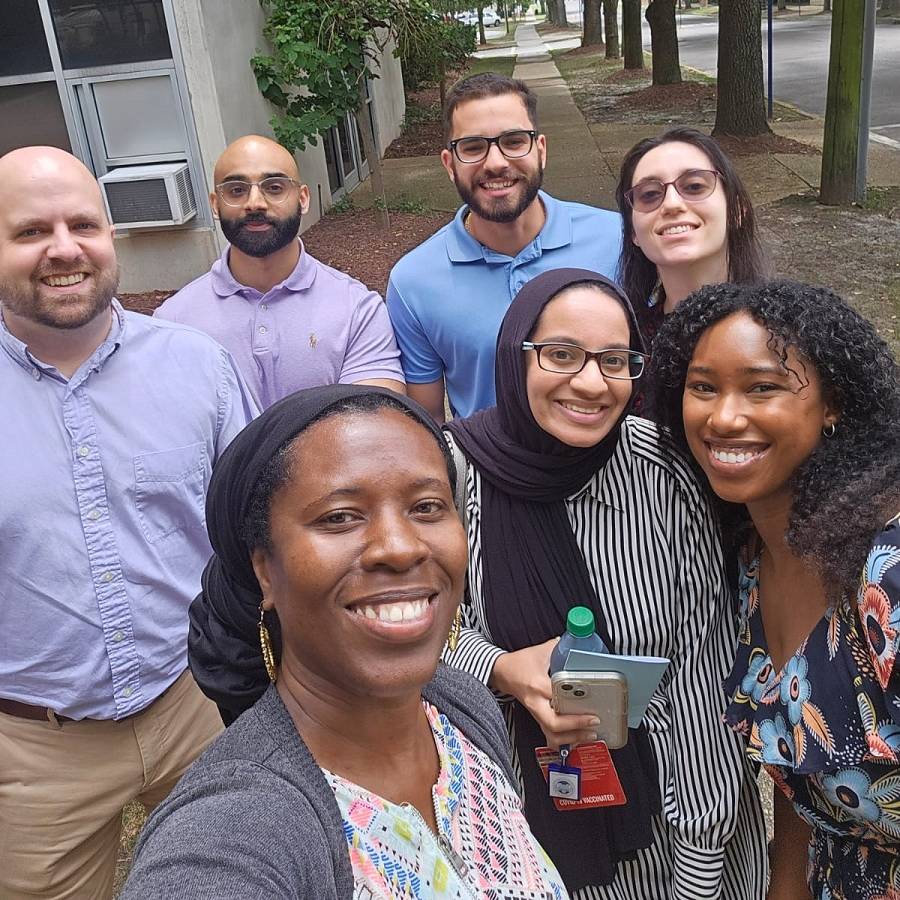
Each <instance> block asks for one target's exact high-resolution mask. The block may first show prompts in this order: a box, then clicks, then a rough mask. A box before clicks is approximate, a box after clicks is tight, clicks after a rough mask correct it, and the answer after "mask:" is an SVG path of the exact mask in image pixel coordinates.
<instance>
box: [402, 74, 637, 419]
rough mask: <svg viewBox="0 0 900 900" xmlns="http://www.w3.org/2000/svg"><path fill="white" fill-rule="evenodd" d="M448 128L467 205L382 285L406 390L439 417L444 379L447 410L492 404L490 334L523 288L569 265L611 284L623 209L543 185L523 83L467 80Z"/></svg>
mask: <svg viewBox="0 0 900 900" xmlns="http://www.w3.org/2000/svg"><path fill="white" fill-rule="evenodd" d="M444 130H445V134H446V137H447V147H446V148H445V149H444V150H442V151H441V162H443V164H444V168H445V169H446V170H447V174H448V175H449V176H450V179H451V180H452V181H453V183H454V184H455V185H456V189H457V191H458V192H459V195H460V197H461V198H462V201H463V204H464V205H463V206H462V207H461V208H460V209H459V210H458V212H457V213H456V216H455V217H454V219H453V221H452V222H450V223H449V224H448V225H445V226H444V227H443V228H442V229H441V230H440V231H438V232H437V233H436V234H434V235H432V236H431V237H430V238H429V239H428V240H427V241H425V242H424V243H422V244H420V245H419V246H418V247H416V248H415V249H414V250H412V251H410V252H409V253H407V254H406V256H404V257H403V258H402V259H401V260H400V261H399V262H398V263H397V265H395V266H394V268H393V271H392V272H391V278H390V282H389V284H388V290H387V305H388V312H389V313H390V316H391V322H392V323H393V326H394V331H395V333H396V335H397V342H398V344H399V345H400V361H401V363H402V365H403V371H404V374H405V376H406V381H407V390H408V393H409V395H410V396H411V397H413V398H414V399H416V400H418V401H419V402H420V403H421V404H422V405H423V406H425V408H426V409H428V410H429V412H431V414H432V415H433V416H434V417H435V419H437V420H438V421H443V419H444V388H445V383H446V390H447V395H448V397H449V399H450V408H451V409H452V411H453V414H454V415H457V416H468V415H471V414H472V413H473V412H476V411H477V410H479V409H483V408H485V407H487V406H492V405H493V403H494V349H495V345H496V341H497V332H498V331H499V330H500V322H501V321H502V319H503V316H504V314H505V313H506V310H507V309H508V307H509V305H510V303H511V302H512V299H513V297H515V295H516V294H517V293H518V292H519V290H520V289H521V288H522V286H523V285H524V284H526V282H528V281H530V280H531V279H532V278H534V277H535V276H536V275H539V274H540V273H541V272H545V271H547V270H548V269H560V268H566V267H570V266H571V267H577V268H584V269H592V270H593V271H595V272H600V273H601V274H602V275H606V276H609V277H612V276H613V275H614V274H615V269H616V264H617V262H618V259H619V250H620V248H621V242H622V224H621V218H620V216H619V214H618V213H614V212H610V211H609V210H605V209H596V208H594V207H592V206H585V205H583V204H581V203H569V202H566V201H562V200H556V199H554V198H553V197H551V196H550V195H549V194H547V193H545V192H544V191H541V190H540V187H541V182H542V180H543V174H544V165H545V163H546V160H547V140H546V138H545V136H544V135H543V134H540V133H538V126H537V97H535V95H534V94H533V93H532V92H531V90H530V89H529V88H528V86H527V85H526V84H525V83H524V82H522V81H518V80H515V79H512V78H507V77H505V76H502V75H495V74H492V73H487V74H484V75H473V76H471V77H470V78H466V79H463V80H462V81H460V82H459V83H458V84H456V85H455V86H454V88H453V89H452V90H451V91H450V94H449V95H448V97H447V105H446V113H445V119H444Z"/></svg>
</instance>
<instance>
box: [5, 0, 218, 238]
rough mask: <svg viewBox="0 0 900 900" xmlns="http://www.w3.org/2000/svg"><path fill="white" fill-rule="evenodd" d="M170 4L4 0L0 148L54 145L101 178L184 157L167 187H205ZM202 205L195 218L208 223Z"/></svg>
mask: <svg viewBox="0 0 900 900" xmlns="http://www.w3.org/2000/svg"><path fill="white" fill-rule="evenodd" d="M171 3H172V0H0V121H3V122H4V127H3V129H0V153H4V152H6V151H8V150H10V149H13V148H15V147H21V146H27V145H29V144H50V145H52V146H57V147H61V148H63V149H65V150H70V151H71V152H73V153H75V155H77V156H78V157H80V158H81V159H82V160H83V161H84V162H85V164H86V165H88V167H89V168H91V169H92V171H93V172H94V174H95V175H97V176H98V178H101V180H102V178H103V176H108V175H109V176H111V177H113V178H117V179H119V183H124V182H125V181H127V179H128V177H129V172H131V171H133V172H134V173H136V174H135V179H136V181H135V183H136V184H137V183H138V181H139V180H140V178H146V177H147V175H146V173H147V172H148V171H151V172H152V170H153V167H154V166H157V167H158V168H159V170H160V171H163V170H165V171H166V172H171V171H174V169H177V164H178V163H181V164H183V165H182V170H183V172H182V176H181V180H180V182H179V183H178V184H177V185H176V184H175V182H172V184H173V189H174V190H176V192H177V191H180V192H181V194H182V195H187V196H189V197H190V198H191V201H192V200H193V197H194V196H202V190H200V191H199V192H198V191H197V186H202V185H203V173H202V170H201V167H200V165H199V159H200V154H199V148H198V145H197V138H196V134H195V130H194V126H193V119H192V116H191V114H190V101H189V97H188V93H187V88H186V84H185V79H184V71H183V68H182V66H181V61H180V57H179V55H178V52H177V40H176V35H175V32H174V17H173V13H172V8H171ZM173 164H174V168H173ZM148 167H149V169H148ZM117 190H118V191H119V192H120V193H121V191H122V188H121V187H119V188H117ZM134 200H135V202H138V201H139V200H140V191H138V192H137V193H136V194H135V195H134ZM199 206H200V208H199V209H198V210H197V215H196V216H194V215H193V214H192V215H191V216H190V217H189V218H191V219H192V222H191V224H196V223H198V222H199V223H200V224H209V223H210V219H209V213H208V211H207V209H206V204H200V205H199ZM183 220H184V219H182V220H181V221H183ZM173 221H179V220H177V219H173ZM154 224H159V223H154Z"/></svg>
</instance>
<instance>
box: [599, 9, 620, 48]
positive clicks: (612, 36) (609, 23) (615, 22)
mask: <svg viewBox="0 0 900 900" xmlns="http://www.w3.org/2000/svg"><path fill="white" fill-rule="evenodd" d="M603 30H604V31H605V32H606V58H607V59H618V58H619V57H620V56H621V54H620V53H619V0H603Z"/></svg>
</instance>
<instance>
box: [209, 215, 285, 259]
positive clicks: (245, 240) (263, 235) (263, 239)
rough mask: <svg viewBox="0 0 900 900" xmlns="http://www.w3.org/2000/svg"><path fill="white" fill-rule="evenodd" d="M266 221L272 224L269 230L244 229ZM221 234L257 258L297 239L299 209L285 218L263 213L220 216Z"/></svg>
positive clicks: (241, 249)
mask: <svg viewBox="0 0 900 900" xmlns="http://www.w3.org/2000/svg"><path fill="white" fill-rule="evenodd" d="M262 222H267V223H268V224H269V225H271V226H272V229H271V231H246V230H245V229H244V226H245V225H253V224H260V223H262ZM219 224H220V225H221V226H222V234H224V235H225V238H226V239H227V240H228V243H229V244H231V245H232V246H233V247H237V248H238V250H240V251H241V253H246V254H247V256H255V257H256V258H257V259H260V258H262V257H263V256H270V255H271V254H272V253H277V252H278V251H279V250H281V249H282V248H283V247H287V245H288V244H290V243H291V241H295V240H296V239H297V235H298V234H299V233H300V210H299V209H298V210H297V212H296V213H294V215H292V216H288V218H286V219H275V218H272V217H271V216H267V215H264V214H263V213H250V214H249V215H246V216H244V217H243V218H241V219H226V218H225V217H224V216H222V217H220V219H219Z"/></svg>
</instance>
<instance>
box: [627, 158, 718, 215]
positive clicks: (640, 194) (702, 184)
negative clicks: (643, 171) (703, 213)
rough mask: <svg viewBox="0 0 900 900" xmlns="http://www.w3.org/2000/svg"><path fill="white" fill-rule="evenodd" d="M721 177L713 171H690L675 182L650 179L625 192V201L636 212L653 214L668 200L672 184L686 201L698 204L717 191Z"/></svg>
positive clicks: (683, 173)
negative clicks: (668, 192)
mask: <svg viewBox="0 0 900 900" xmlns="http://www.w3.org/2000/svg"><path fill="white" fill-rule="evenodd" d="M721 177H722V176H721V174H720V173H719V172H715V171H713V170H712V169H688V171H687V172H682V174H681V175H679V176H678V177H677V178H676V179H675V180H674V181H659V180H658V179H657V178H648V179H646V180H645V181H641V182H640V183H638V184H636V185H635V186H634V187H633V188H631V190H628V191H625V199H626V200H627V201H628V205H629V206H630V207H631V208H632V209H633V210H635V211H636V212H642V213H648V212H653V210H654V209H659V207H660V206H662V203H663V200H665V199H666V191H668V190H669V185H670V184H672V185H675V190H676V191H678V193H679V194H680V195H681V196H682V197H683V198H684V199H685V200H687V201H688V202H690V203H696V202H697V201H698V200H705V199H706V198H707V197H708V196H709V195H710V194H711V193H712V192H713V191H714V190H715V189H716V183H717V182H718V180H719V179H720V178H721Z"/></svg>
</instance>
